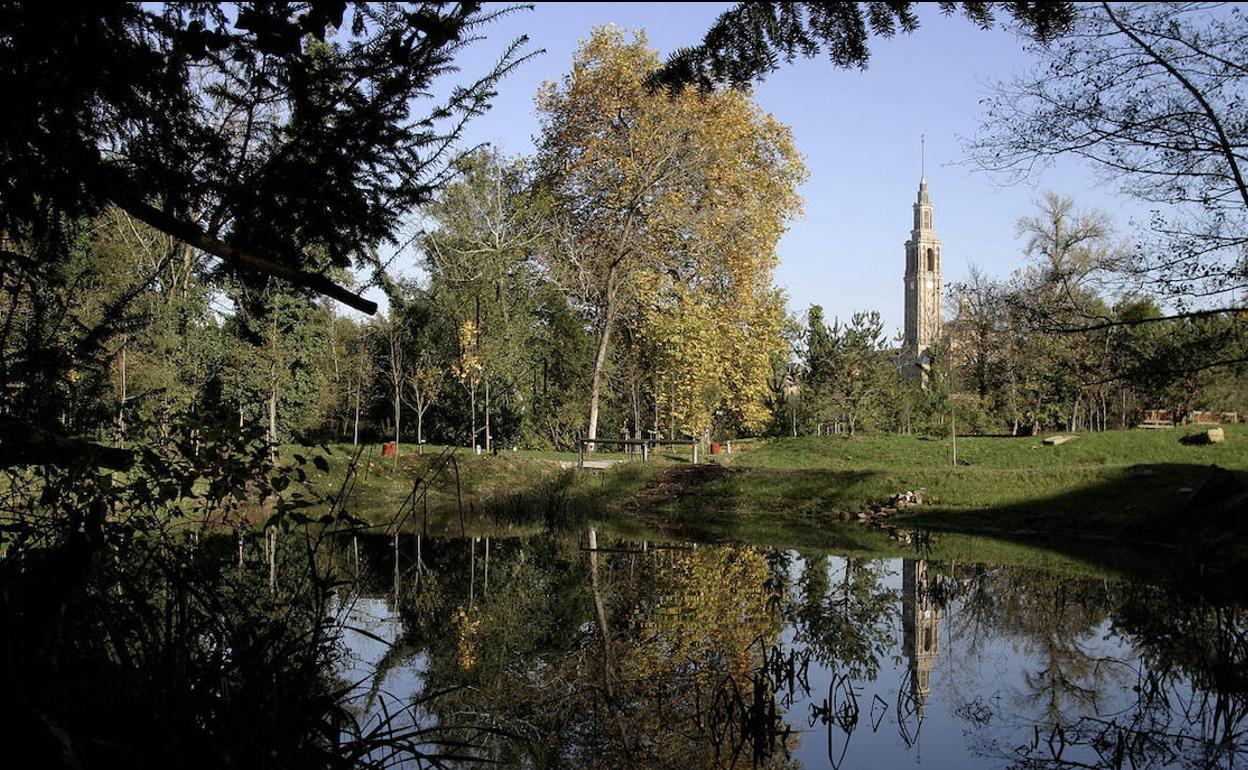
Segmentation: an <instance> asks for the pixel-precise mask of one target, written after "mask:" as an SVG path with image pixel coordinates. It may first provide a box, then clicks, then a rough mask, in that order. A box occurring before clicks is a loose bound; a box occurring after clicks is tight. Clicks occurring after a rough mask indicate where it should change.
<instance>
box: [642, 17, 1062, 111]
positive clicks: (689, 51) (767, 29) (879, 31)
mask: <svg viewBox="0 0 1248 770" xmlns="http://www.w3.org/2000/svg"><path fill="white" fill-rule="evenodd" d="M915 5H916V4H915V3H912V2H889V3H881V2H858V3H811V2H779V3H751V2H743V3H738V4H737V5H736V6H734V7H733V8H731V9H729V10H728V11H725V12H724V13H723V14H721V15H720V16H719V18H718V19H716V20H715V23H714V24H713V25H711V28H710V30H708V31H707V33H706V37H705V38H703V40H702V43H701V44H700V45H697V46H693V47H690V48H682V49H680V50H678V51H677V52H676V53H674V54H672V56H671V57H670V58H669V59H668V60H667V63H666V64H665V65H664V67H663V69H661V70H659V71H658V72H657V73H655V74H654V76H653V77H652V78H651V83H652V84H654V85H662V86H665V87H668V88H671V89H680V88H683V87H684V86H688V85H695V86H697V87H698V88H700V89H701V90H703V91H710V90H712V89H713V88H714V87H715V86H717V85H723V84H727V85H731V86H733V87H737V88H741V87H744V86H748V85H749V84H750V83H751V82H753V81H755V80H762V79H763V78H764V77H765V76H766V75H768V74H769V73H771V72H774V71H775V70H776V69H777V68H778V67H779V66H780V62H781V61H784V62H792V61H793V59H795V58H796V57H798V56H803V57H806V58H812V57H815V56H818V55H820V54H823V53H826V54H827V56H828V59H829V60H830V61H831V62H832V64H833V65H834V66H837V67H858V68H865V67H866V66H867V62H868V60H869V59H870V56H871V52H870V49H869V41H870V37H871V35H872V34H875V35H878V36H880V37H884V38H889V37H892V36H893V35H895V34H896V33H897V32H898V31H901V32H905V33H907V34H909V33H911V32H914V31H915V30H916V29H918V27H919V18H918V16H917V15H916V14H915ZM937 5H938V6H939V7H940V10H941V13H944V14H946V15H951V14H953V13H956V12H957V11H959V10H960V11H961V12H962V15H964V16H966V17H967V19H969V20H970V21H971V22H972V23H974V24H976V25H977V26H979V27H981V28H983V29H989V28H991V27H992V25H993V22H994V21H995V12H996V11H997V10H998V9H1003V10H1005V11H1007V12H1008V13H1009V14H1010V15H1011V16H1013V17H1014V19H1015V21H1016V22H1017V23H1018V24H1020V25H1021V26H1022V27H1023V29H1024V30H1025V31H1026V33H1027V34H1029V35H1030V36H1031V37H1033V38H1034V39H1036V40H1038V41H1040V42H1042V43H1043V42H1047V41H1049V40H1052V39H1053V38H1054V37H1056V36H1057V35H1059V34H1060V33H1061V32H1062V31H1063V30H1065V29H1066V27H1067V26H1068V25H1069V24H1070V22H1071V19H1072V18H1073V16H1074V3H1068V2H1059V3H1026V2H1024V3H984V2H969V3H954V2H940V3H938V4H937Z"/></svg>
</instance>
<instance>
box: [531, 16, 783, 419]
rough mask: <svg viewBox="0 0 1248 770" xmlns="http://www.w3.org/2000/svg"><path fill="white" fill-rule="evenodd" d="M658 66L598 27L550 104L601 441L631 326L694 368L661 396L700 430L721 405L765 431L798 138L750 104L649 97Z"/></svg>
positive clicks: (570, 285)
mask: <svg viewBox="0 0 1248 770" xmlns="http://www.w3.org/2000/svg"><path fill="white" fill-rule="evenodd" d="M657 65H658V58H657V55H656V54H655V52H654V51H652V50H651V49H650V48H649V47H648V45H647V44H646V41H645V39H644V38H638V39H635V40H633V41H632V42H627V43H626V42H625V40H624V37H623V35H622V34H621V33H620V32H619V31H616V30H613V29H599V30H596V31H595V32H594V34H593V36H592V37H591V38H590V39H589V40H588V41H587V42H586V43H585V45H584V46H583V47H582V48H581V50H580V51H579V52H578V53H577V55H576V60H575V62H574V65H573V70H572V73H571V74H569V75H567V76H565V77H564V79H563V80H562V81H561V82H560V83H558V84H556V83H547V84H546V85H544V86H543V89H542V91H541V93H540V94H539V97H538V105H539V111H540V113H541V117H542V137H541V142H540V145H541V150H540V157H539V164H540V168H541V180H542V181H543V183H544V184H545V185H546V186H547V187H548V188H549V189H550V191H551V193H552V195H553V199H554V201H553V205H554V219H555V222H556V234H555V246H554V256H553V259H552V263H553V264H552V274H554V275H555V277H556V280H557V281H559V282H560V283H561V285H562V286H564V287H565V288H566V289H567V290H568V291H569V292H570V293H572V294H574V295H575V296H576V297H577V299H578V301H579V302H580V304H581V306H582V307H583V308H584V311H585V314H586V316H587V318H588V319H589V321H590V324H591V327H592V329H593V333H594V336H595V342H596V348H597V350H596V355H595V358H594V363H593V369H592V376H591V382H590V399H589V401H590V404H589V419H588V436H589V437H590V438H595V437H596V436H597V435H598V422H599V407H600V400H601V397H602V393H603V389H604V385H605V384H606V374H607V367H608V364H609V362H610V356H609V353H610V350H611V342H612V339H613V334H614V333H615V331H616V329H617V327H618V326H619V325H620V324H621V323H623V322H625V320H627V322H628V323H634V324H639V327H638V328H639V329H641V330H642V336H643V337H648V338H649V340H650V341H651V342H652V344H654V345H655V346H656V347H657V348H658V350H659V352H660V354H661V358H662V363H661V364H660V365H661V366H663V365H668V366H671V367H673V368H674V369H675V368H676V367H678V366H679V367H680V369H679V370H677V371H675V372H674V376H673V378H672V379H671V381H670V382H668V383H666V384H667V385H668V386H669V387H668V388H666V389H663V388H662V387H661V386H660V388H659V391H660V393H663V392H665V391H666V393H667V395H666V396H658V395H657V394H656V397H662V398H667V399H668V404H669V407H670V409H672V410H673V417H678V418H680V419H681V420H682V421H687V424H686V425H684V428H685V430H686V431H687V432H691V433H692V432H700V431H702V430H704V429H706V428H707V427H709V421H710V413H711V410H712V409H713V408H714V407H715V406H716V405H721V406H723V407H724V408H726V409H728V410H730V411H734V412H737V413H739V414H740V416H741V418H742V420H743V421H744V422H747V423H751V424H757V423H761V422H762V420H763V419H765V412H764V411H763V410H762V409H761V407H758V408H756V407H755V405H756V404H761V403H762V401H763V398H764V396H765V393H766V382H767V378H768V376H769V374H770V361H769V351H770V350H771V349H773V348H774V347H779V346H780V345H781V344H782V343H781V341H780V324H781V315H780V308H779V303H778V298H777V296H776V295H775V293H774V292H773V291H772V290H771V288H770V284H771V281H770V277H771V268H772V266H773V265H774V263H775V253H774V247H775V241H776V240H777V239H778V238H779V235H780V233H781V232H782V231H783V227H784V221H785V220H786V219H787V218H788V217H789V216H791V215H793V214H795V213H796V212H797V211H798V205H799V202H798V198H797V195H796V186H797V183H798V182H799V181H800V180H801V179H802V177H803V175H804V173H805V171H804V169H803V168H802V166H801V163H800V159H799V157H798V155H797V153H796V151H795V150H794V149H793V146H792V139H791V137H790V136H789V134H788V131H787V129H785V128H784V127H783V126H781V125H779V124H778V123H777V122H776V121H775V120H774V119H772V118H771V117H770V116H766V115H764V114H763V113H762V112H761V111H760V110H758V108H757V107H755V106H753V105H752V104H751V103H750V102H749V100H748V99H746V98H745V97H744V96H743V95H741V94H738V93H732V92H728V93H720V94H712V95H707V96H704V97H699V96H697V95H694V94H685V95H681V96H679V97H676V98H667V97H665V96H663V95H660V94H654V93H651V92H649V91H648V90H647V89H646V88H645V86H644V84H643V82H642V81H643V79H644V77H645V76H646V74H647V73H648V72H650V71H651V70H653V69H654V68H655V67H656V66H657ZM738 204H739V208H738ZM716 228H720V229H716ZM734 239H735V240H734ZM732 300H736V302H737V304H736V305H735V306H734V305H732V304H731V301H732ZM639 306H640V308H641V312H640V313H638V312H636V311H635V310H634V309H635V308H638V307H639ZM626 316H627V319H626ZM751 339H753V340H755V341H754V342H753V343H751ZM725 364H727V366H725ZM729 367H735V368H736V372H737V373H738V374H739V379H735V378H734V377H732V376H731V371H730V368H729Z"/></svg>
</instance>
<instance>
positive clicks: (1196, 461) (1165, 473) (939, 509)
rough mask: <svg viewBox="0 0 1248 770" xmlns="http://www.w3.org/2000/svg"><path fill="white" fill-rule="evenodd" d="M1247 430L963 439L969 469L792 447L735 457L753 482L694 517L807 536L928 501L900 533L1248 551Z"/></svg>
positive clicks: (910, 448)
mask: <svg viewBox="0 0 1248 770" xmlns="http://www.w3.org/2000/svg"><path fill="white" fill-rule="evenodd" d="M1246 428H1248V426H1243V425H1232V426H1225V431H1226V441H1225V442H1223V443H1221V444H1213V445H1187V444H1183V443H1181V442H1180V440H1179V439H1180V437H1182V436H1183V435H1185V434H1187V433H1195V432H1197V429H1196V428H1188V429H1186V430H1185V429H1183V428H1176V429H1172V430H1155V431H1143V430H1137V431H1110V432H1106V433H1086V434H1079V435H1078V437H1077V438H1076V439H1075V440H1073V441H1071V442H1069V443H1067V444H1063V445H1061V446H1045V445H1044V443H1043V437H1028V438H999V437H960V438H959V439H958V465H957V467H953V466H952V465H951V446H950V440H949V439H944V440H935V439H929V438H922V437H909V436H895V435H873V436H863V437H852V438H848V437H802V438H792V439H782V440H778V441H774V442H770V443H768V444H764V445H762V446H759V447H757V448H755V449H753V450H752V451H748V452H744V453H742V454H741V455H740V456H739V457H736V458H735V459H734V461H733V462H732V464H731V467H732V468H734V469H739V470H740V471H741V472H740V473H734V474H731V475H730V476H726V477H725V478H724V479H721V480H720V481H719V482H717V483H718V484H720V488H718V489H715V488H711V489H706V490H701V491H700V492H699V493H697V495H695V496H694V497H698V496H701V497H703V498H704V499H703V500H701V501H698V502H697V503H695V502H694V501H693V500H688V501H684V507H685V511H684V514H685V515H691V514H692V509H693V508H694V507H695V505H697V506H700V505H705V504H709V503H710V498H711V497H717V498H718V499H719V500H721V501H722V502H724V503H725V504H726V505H727V506H728V507H730V508H732V509H734V510H741V511H755V512H756V513H755V514H754V515H756V516H757V515H762V516H766V517H771V518H774V519H777V520H782V521H790V522H797V521H801V520H803V519H818V518H820V517H823V516H827V515H829V514H844V513H856V512H858V511H861V510H864V508H866V507H868V506H870V505H872V504H878V503H880V502H883V501H885V500H887V499H888V498H889V497H890V496H892V495H894V494H896V493H898V492H902V491H910V490H922V491H923V493H924V497H925V499H926V500H927V501H928V504H926V505H924V506H922V507H918V508H913V509H908V510H906V511H903V512H902V513H901V514H899V515H898V516H897V517H896V518H895V520H896V521H897V523H899V524H910V525H916V526H924V527H932V528H940V529H948V530H953V531H962V532H979V533H990V534H994V535H1002V534H1004V535H1021V536H1037V535H1039V536H1049V537H1074V538H1091V539H1102V540H1109V541H1116V540H1121V539H1131V540H1136V541H1153V542H1157V543H1175V542H1180V541H1191V540H1192V539H1193V538H1194V539H1195V540H1197V541H1199V542H1201V543H1207V542H1208V541H1210V540H1213V541H1217V543H1216V544H1217V545H1220V546H1227V547H1231V546H1233V547H1235V548H1242V546H1243V543H1244V542H1245V541H1246V540H1248V532H1246V531H1245V524H1244V523H1243V522H1241V521H1240V517H1239V516H1238V515H1237V514H1238V512H1239V511H1242V510H1243V509H1244V507H1245V505H1244V502H1245V501H1244V497H1243V494H1242V492H1243V490H1244V489H1248V429H1246ZM1215 466H1216V467H1215Z"/></svg>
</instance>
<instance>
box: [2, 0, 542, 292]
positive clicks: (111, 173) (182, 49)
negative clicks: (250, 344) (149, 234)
mask: <svg viewBox="0 0 1248 770" xmlns="http://www.w3.org/2000/svg"><path fill="white" fill-rule="evenodd" d="M510 10H512V8H511V7H501V8H496V9H488V10H483V9H482V8H481V7H480V5H479V4H477V3H458V4H453V5H445V4H442V3H416V4H413V5H410V6H399V5H393V4H385V5H374V4H368V3H355V4H351V5H350V7H349V6H348V4H347V3H345V2H312V3H307V4H287V3H279V4H270V3H243V4H239V5H237V6H220V5H217V4H215V3H169V4H163V5H159V6H148V5H140V4H103V5H95V4H90V5H81V6H75V7H73V8H65V9H62V12H58V13H47V12H46V9H44V8H41V7H39V6H37V5H32V4H30V3H20V2H5V3H2V4H0V30H2V32H0V89H3V91H4V93H5V94H6V95H7V96H6V98H7V103H8V107H9V110H10V119H8V120H6V121H5V122H4V126H3V128H0V199H2V200H3V201H4V206H3V207H0V231H3V232H5V233H7V234H8V235H9V236H10V237H21V236H22V235H24V234H27V233H29V232H30V231H31V230H32V228H35V229H38V228H47V227H51V226H53V224H54V223H55V222H56V221H57V220H56V219H55V216H58V215H59V216H63V217H68V218H70V219H73V218H77V217H83V216H91V215H94V214H96V213H98V212H99V211H101V210H102V208H103V206H104V205H105V204H109V203H111V204H114V205H117V206H119V207H121V208H123V209H125V210H126V211H128V212H129V213H130V214H131V215H133V216H134V217H136V218H138V219H140V220H142V221H143V222H145V223H147V224H148V225H149V226H151V227H154V228H155V229H157V230H160V231H163V232H166V233H168V234H170V235H172V236H174V237H176V238H178V239H180V240H182V241H184V242H186V243H188V244H190V245H192V246H194V247H195V248H197V249H200V250H202V251H204V252H207V253H209V254H212V255H213V256H215V257H217V258H219V259H221V260H222V261H223V262H224V263H225V264H226V265H228V266H229V267H231V268H233V269H240V270H242V271H243V273H244V274H246V275H255V274H266V275H269V276H277V277H280V278H283V279H285V280H287V281H290V282H291V283H293V284H295V285H298V286H302V287H304V288H307V289H311V290H313V291H316V292H319V293H322V294H327V295H329V296H332V297H334V298H336V299H338V300H340V301H342V302H345V303H347V304H349V305H352V306H354V307H356V308H358V309H361V310H364V311H366V312H373V311H374V310H375V304H374V303H372V302H371V301H368V300H365V299H363V298H360V297H359V296H357V295H356V294H354V293H353V292H351V291H349V290H348V289H345V288H343V287H342V286H340V285H339V284H338V283H336V282H335V281H333V280H331V279H330V278H328V277H326V276H325V273H324V270H325V269H326V268H327V267H329V266H337V267H345V266H347V265H350V264H366V263H368V262H369V260H370V258H371V256H372V253H373V250H374V249H375V248H376V247H377V246H378V245H379V244H381V243H383V242H385V241H387V240H389V239H392V238H393V237H394V234H395V232H396V230H397V228H398V226H399V224H400V222H401V220H402V218H403V217H404V216H405V215H406V214H407V212H408V211H410V209H411V208H412V207H414V206H416V205H419V204H421V203H423V202H425V201H427V200H428V199H429V198H430V196H431V195H432V193H433V192H434V191H435V190H436V189H438V187H439V186H440V185H441V184H442V183H443V182H444V181H445V179H446V172H447V168H448V162H449V161H450V160H451V159H452V157H453V154H454V153H455V152H456V150H455V141H456V139H457V138H458V137H459V136H460V134H461V131H462V128H463V126H464V123H465V121H467V120H468V119H470V118H472V117H474V116H476V115H479V114H480V113H481V112H483V111H484V110H485V109H486V108H487V107H488V104H489V100H490V98H491V97H492V96H493V93H494V90H493V89H494V86H495V84H496V82H497V81H498V79H499V78H500V77H501V76H502V75H504V74H505V73H506V72H508V71H509V70H510V69H511V68H512V67H514V66H515V65H516V64H517V63H518V62H519V61H521V60H522V59H523V55H522V53H521V49H522V47H523V44H524V42H525V41H524V39H523V38H521V39H520V40H517V41H515V42H514V43H512V44H511V45H510V46H509V47H508V48H507V49H506V50H505V52H504V53H503V55H502V57H501V58H500V59H499V61H498V63H497V65H496V66H495V67H494V68H493V69H492V70H491V71H489V72H487V73H484V74H483V75H482V76H480V77H478V78H477V79H475V80H472V81H470V82H469V83H468V84H467V85H463V86H459V87H456V88H454V89H452V90H451V91H450V95H449V96H448V97H447V98H446V99H445V100H444V101H442V102H432V100H431V99H430V97H429V96H428V94H429V93H430V91H431V87H432V85H433V83H434V82H435V81H437V80H439V79H441V78H443V77H444V76H446V75H447V74H449V73H452V72H454V71H455V69H456V67H455V65H454V57H455V56H456V55H457V54H458V53H459V52H460V51H461V50H462V49H463V48H464V46H466V45H468V44H469V43H470V42H472V41H473V40H474V39H476V36H477V35H478V34H479V31H480V30H481V29H482V28H483V27H484V26H485V25H487V24H488V23H489V22H490V21H492V20H493V19H496V18H497V17H499V16H500V15H503V14H505V13H508V12H509V11H510Z"/></svg>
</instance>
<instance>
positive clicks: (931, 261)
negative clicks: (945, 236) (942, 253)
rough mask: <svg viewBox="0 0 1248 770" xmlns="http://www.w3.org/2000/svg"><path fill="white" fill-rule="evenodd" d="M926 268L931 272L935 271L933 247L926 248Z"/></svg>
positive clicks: (934, 251)
mask: <svg viewBox="0 0 1248 770" xmlns="http://www.w3.org/2000/svg"><path fill="white" fill-rule="evenodd" d="M927 269H928V270H930V271H932V272H936V250H935V249H928V250H927Z"/></svg>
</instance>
